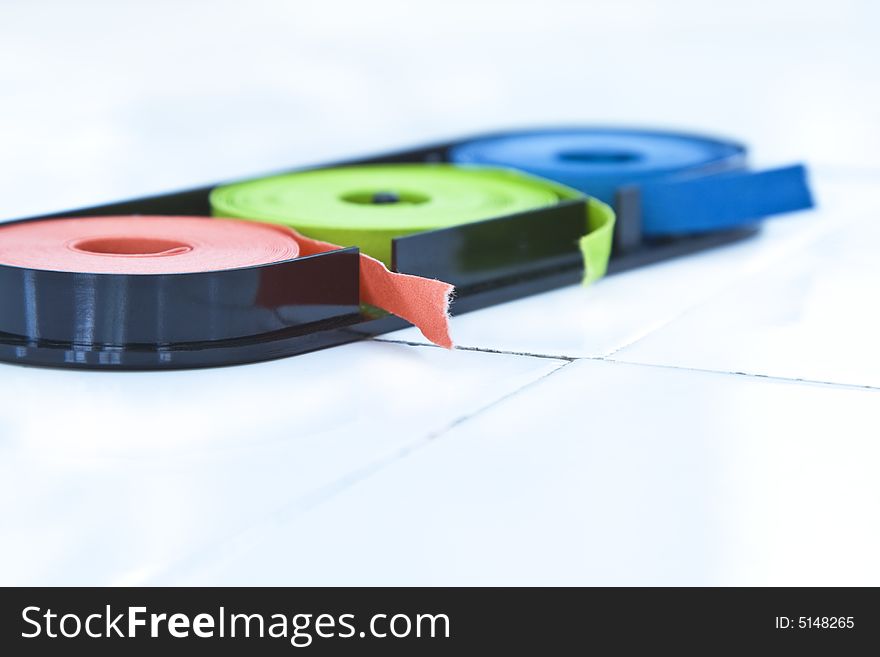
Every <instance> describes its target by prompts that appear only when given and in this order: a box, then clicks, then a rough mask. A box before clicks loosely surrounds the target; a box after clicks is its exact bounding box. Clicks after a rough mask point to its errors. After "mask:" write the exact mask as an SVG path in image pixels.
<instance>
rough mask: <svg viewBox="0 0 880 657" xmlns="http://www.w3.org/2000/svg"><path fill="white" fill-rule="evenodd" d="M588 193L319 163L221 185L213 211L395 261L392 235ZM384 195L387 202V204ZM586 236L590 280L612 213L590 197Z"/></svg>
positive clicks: (465, 173) (505, 173)
mask: <svg viewBox="0 0 880 657" xmlns="http://www.w3.org/2000/svg"><path fill="white" fill-rule="evenodd" d="M580 198H584V196H583V194H581V193H580V192H578V191H576V190H574V189H571V188H569V187H565V186H564V185H560V184H558V183H554V182H551V181H548V180H544V179H542V178H537V177H535V176H530V175H527V174H523V173H520V172H518V171H513V170H509V169H499V168H494V167H492V168H489V167H470V166H457V165H450V164H395V165H367V166H354V167H341V168H335V169H316V170H312V171H304V172H300V173H291V174H284V175H280V176H271V177H268V178H260V179H257V180H251V181H246V182H241V183H235V184H231V185H225V186H222V187H218V188H216V189H214V190H213V191H212V192H211V207H212V210H213V213H214V215H215V216H223V217H236V218H239V219H253V220H256V221H265V222H270V223H279V224H284V225H286V226H290V227H292V228H295V229H296V230H298V231H300V232H301V233H302V234H303V235H306V236H307V237H311V238H314V239H318V240H323V241H325V242H331V243H333V244H339V245H342V246H358V247H360V249H361V250H362V251H363V252H364V253H367V254H369V255H371V256H373V257H374V258H377V259H379V260H381V261H382V262H384V263H385V264H386V265H390V263H391V240H392V239H393V238H395V237H402V236H404V235H411V234H413V233H418V232H421V231H425V230H434V229H438V228H448V227H450V226H455V225H459V224H465V223H471V222H475V221H481V220H483V219H490V218H493V217H500V216H504V215H507V214H514V213H517V212H524V211H527V210H532V209H535V208H540V207H546V206H549V205H554V204H556V203H558V202H559V201H560V200H566V199H580ZM383 201H386V202H383ZM586 223H587V235H586V236H585V237H584V238H583V239H582V240H581V245H580V246H581V251H582V253H583V256H584V264H585V275H584V283H590V282H592V281H594V280H596V279H597V278H599V277H601V276H602V275H603V274H604V273H605V269H606V267H607V263H608V257H609V255H610V253H611V236H612V230H613V227H614V212H613V211H612V210H611V208H610V207H608V206H607V205H605V204H604V203H601V202H599V201H596V200H594V199H588V202H587V222H586Z"/></svg>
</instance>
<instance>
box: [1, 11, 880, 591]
mask: <svg viewBox="0 0 880 657" xmlns="http://www.w3.org/2000/svg"><path fill="white" fill-rule="evenodd" d="M876 6H877V5H876V3H872V2H868V1H865V2H840V1H838V2H803V1H801V2H773V1H768V0H763V1H761V2H752V1H741V2H736V3H725V4H724V5H722V4H721V3H706V2H663V3H661V2H652V1H647V0H645V1H639V2H562V1H559V0H544V1H542V2H528V3H526V2H522V3H517V2H511V1H507V2H497V3H495V2H484V3H479V2H453V1H450V0H446V1H444V2H430V3H427V2H415V1H409V2H388V1H386V0H379V1H376V0H373V1H370V2H332V1H328V0H321V1H317V2H292V1H291V2H280V1H274V2H267V1H260V0H256V1H255V0H249V1H247V2H217V1H215V2H182V1H180V0H178V1H175V2H171V1H167V2H161V1H156V0H153V1H151V2H75V3H73V2H57V3H56V2H38V1H20V2H15V1H9V0H6V1H5V2H3V3H2V4H0V192H2V196H0V217H3V218H13V217H18V216H24V215H28V214H36V213H40V212H48V211H57V210H63V209H65V208H75V207H78V206H83V205H88V204H94V203H99V202H103V201H110V200H118V199H122V198H126V197H131V196H136V195H143V194H147V193H154V192H161V191H168V190H173V189H179V188H185V187H188V186H193V185H196V184H202V183H208V182H214V181H217V180H221V179H230V178H235V177H238V176H245V175H252V174H255V173H259V172H261V171H270V170H274V169H279V168H285V167H289V166H294V165H298V164H309V163H316V162H321V161H326V160H332V159H334V158H340V157H348V156H354V155H362V154H370V153H372V152H376V151H382V150H387V149H391V148H394V147H399V146H407V145H414V144H419V143H422V142H429V141H433V140H437V139H443V138H450V137H457V136H460V135H465V134H468V133H473V132H478V131H480V130H487V129H497V128H504V127H514V126H521V125H538V124H548V123H555V122H562V123H602V124H609V123H615V124H635V125H646V126H655V127H670V128H685V129H689V130H694V131H704V132H709V133H718V134H721V135H726V136H731V137H734V138H737V139H740V140H743V141H746V142H748V143H749V144H750V145H751V146H752V150H753V156H754V157H753V160H754V162H755V163H756V164H759V165H775V164H785V163H789V162H793V161H797V160H806V161H807V162H808V163H809V164H810V166H811V168H812V172H813V182H814V186H815V188H816V190H817V196H818V199H819V201H820V208H819V209H818V210H817V211H815V212H809V213H800V214H798V215H793V216H790V217H784V218H780V219H775V220H773V221H771V222H769V223H768V225H767V226H766V229H765V231H764V232H763V234H762V235H761V237H760V238H758V239H755V240H751V241H749V242H747V243H742V244H738V245H736V246H733V247H728V248H725V249H720V250H717V251H713V252H711V253H706V254H703V255H699V256H695V257H690V258H686V259H683V260H680V261H677V262H675V263H670V264H665V265H660V266H656V267H652V268H648V269H644V270H641V271H638V272H633V273H630V274H625V275H620V276H616V277H612V278H609V279H607V280H604V281H602V282H600V283H599V284H597V285H595V286H594V287H592V288H590V289H587V290H584V289H581V288H577V287H573V288H568V289H564V290H560V291H557V292H552V293H549V294H545V295H541V296H538V297H534V298H531V299H527V300H522V301H518V302H515V303H510V304H506V305H504V306H500V307H497V308H493V309H488V310H485V311H481V312H478V313H473V314H470V315H466V316H462V317H459V318H456V319H455V320H454V321H453V335H454V337H455V338H456V339H457V342H458V343H459V344H460V345H461V346H462V347H464V348H463V349H458V350H455V351H452V352H446V351H443V350H441V349H437V348H434V347H429V346H419V345H414V344H411V345H407V344H403V343H400V342H390V341H389V340H403V341H406V342H419V341H420V337H419V335H418V333H417V332H415V331H412V330H407V331H404V332H400V333H398V334H393V335H391V336H385V338H383V340H381V341H368V342H364V343H360V344H356V345H350V346H346V347H340V348H335V349H331V350H326V351H322V352H318V353H314V354H310V355H306V356H300V357H296V358H292V359H287V360H282V361H275V362H271V363H263V364H258V365H252V366H244V367H235V368H225V369H218V370H205V371H191V372H172V373H158V374H157V373H147V374H143V373H117V374H108V373H101V372H68V371H55V370H46V369H35V368H24V367H17V366H9V365H0V583H3V584H71V583H84V584H140V583H169V584H176V583H210V584H223V583H236V584H249V583H253V584H257V583H259V584H300V583H312V584H331V583H332V584H361V583H375V584H482V583H498V584H874V585H876V584H880V565H878V560H877V558H876V555H877V554H878V553H880V527H878V521H877V516H878V513H877V509H878V503H880V477H878V470H880V468H878V465H880V347H878V346H877V339H878V335H880V331H878V329H880V310H878V302H877V298H878V296H880V295H878V292H880V262H878V257H877V256H878V251H880V247H878V245H880V222H878V219H880V217H878V210H880V198H878V193H877V192H878V182H880V165H878V160H877V153H878V152H880V130H878V128H880V85H878V84H877V62H878V61H880V45H878V40H877V32H876V30H877V25H878V18H880V11H878V10H877V9H876V8H875V7H876ZM0 311H2V309H0ZM497 352H501V353H497ZM524 354H530V355H524Z"/></svg>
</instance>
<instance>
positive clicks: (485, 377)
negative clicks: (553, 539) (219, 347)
mask: <svg viewBox="0 0 880 657" xmlns="http://www.w3.org/2000/svg"><path fill="white" fill-rule="evenodd" d="M561 364H562V361H554V360H549V359H541V358H521V357H512V356H504V355H496V354H485V353H470V352H461V351H456V352H447V351H445V350H442V349H428V348H413V347H407V346H404V345H391V344H372V343H358V344H354V345H349V346H344V347H337V348H335V349H332V350H330V351H326V352H320V353H314V354H307V355H304V356H299V357H296V358H289V359H286V360H279V361H273V362H269V363H262V364H258V365H249V366H241V367H232V368H225V369H223V370H198V371H184V372H169V373H141V374H139V373H117V374H107V373H103V372H85V373H83V372H65V371H60V372H59V371H53V370H47V369H37V368H24V367H17V366H9V365H3V366H2V367H0V436H2V439H0V517H2V529H3V541H0V583H2V584H22V583H29V584H49V583H51V584H75V583H76V584H121V583H130V582H138V581H140V580H141V579H143V578H144V577H146V576H148V575H150V574H151V573H153V572H155V571H157V570H160V569H161V568H164V567H165V566H166V565H167V564H168V563H173V562H174V561H175V560H178V559H180V558H182V557H183V556H185V555H186V554H189V553H191V552H192V551H193V550H195V549H196V548H198V547H201V546H205V545H206V544H208V545H210V544H211V543H212V542H216V541H222V540H224V539H228V538H229V537H230V536H234V535H235V534H236V533H237V532H239V531H242V530H244V529H246V528H247V527H249V526H250V525H252V524H255V523H259V522H261V521H263V522H265V518H267V517H271V516H272V515H273V514H274V513H276V512H278V511H279V510H280V509H284V508H286V507H288V506H290V505H293V504H295V503H297V502H299V501H300V500H302V499H304V498H306V497H307V496H309V495H313V496H318V497H320V496H321V495H323V494H326V493H325V492H324V491H332V490H334V487H337V486H343V485H345V483H346V481H348V480H356V479H357V478H358V477H359V476H363V475H364V473H366V472H369V471H370V469H371V468H374V467H378V466H379V465H381V464H382V463H383V462H385V461H386V460H393V459H395V458H398V457H399V455H400V453H402V452H405V451H406V450H408V449H412V448H415V447H417V446H419V445H420V444H421V443H423V442H424V441H426V440H429V439H430V437H431V436H432V435H434V434H435V433H437V432H440V431H443V430H444V429H446V428H448V427H449V426H450V425H452V424H454V423H455V422H458V421H461V420H462V419H464V418H465V417H467V416H468V415H470V414H473V413H475V412H477V411H479V410H480V409H481V408H483V407H485V406H487V405H490V404H492V403H493V402H495V401H496V400H498V399H499V398H501V397H503V396H504V395H506V394H509V393H510V392H512V391H514V390H517V389H519V388H522V387H523V386H525V385H527V384H529V383H531V382H532V381H535V380H536V379H538V378H540V377H541V376H544V375H546V374H548V373H550V372H552V371H553V370H554V369H555V368H557V367H559V366H560V365H561Z"/></svg>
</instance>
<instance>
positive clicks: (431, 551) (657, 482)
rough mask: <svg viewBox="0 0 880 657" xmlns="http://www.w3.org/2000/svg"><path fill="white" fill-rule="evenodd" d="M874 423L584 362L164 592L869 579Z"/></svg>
mask: <svg viewBox="0 0 880 657" xmlns="http://www.w3.org/2000/svg"><path fill="white" fill-rule="evenodd" d="M878 410H880V391H873V390H858V389H847V388H838V387H831V386H817V385H809V384H792V383H786V382H775V381H766V380H765V381H755V380H753V379H750V378H748V377H738V376H733V375H727V374H716V373H694V372H687V371H681V370H674V369H666V368H655V367H647V366H637V365H627V364H619V363H610V362H607V361H579V362H575V363H573V364H570V365H566V366H565V367H564V368H563V369H561V370H559V371H558V372H557V373H554V374H553V375H551V376H549V377H547V378H545V379H543V380H542V381H541V382H540V383H538V384H536V385H535V386H532V387H531V388H530V389H529V390H528V391H526V392H524V393H523V394H517V395H514V396H513V397H510V398H508V399H506V400H505V401H503V402H501V403H499V404H496V405H495V406H493V407H492V408H490V409H488V410H487V411H485V412H483V413H481V414H480V415H479V416H477V417H476V418H474V419H472V420H470V421H469V422H466V423H464V424H462V425H459V426H456V427H454V428H453V429H451V430H450V431H448V432H446V433H445V434H443V435H442V436H440V437H439V438H438V439H437V440H436V441H434V442H433V443H431V445H429V446H427V447H426V448H425V449H422V450H419V451H418V452H414V453H412V454H411V455H409V456H408V457H407V458H405V459H402V460H399V461H396V462H394V463H392V464H389V465H388V467H386V468H385V469H383V470H382V471H380V472H378V473H376V474H375V475H374V476H373V477H371V478H370V479H367V480H365V481H362V482H359V483H357V484H355V485H353V486H351V487H350V488H348V489H347V490H344V491H340V492H339V494H338V495H336V496H335V497H333V498H332V499H329V500H327V501H325V502H324V503H321V504H318V505H316V506H314V507H313V508H311V509H308V510H306V511H304V512H302V513H301V514H300V515H298V516H296V517H292V518H290V519H285V521H284V522H278V523H274V524H273V525H271V526H269V527H266V528H264V529H263V530H262V531H261V532H257V533H255V534H254V535H252V536H250V537H249V539H248V540H246V541H245V540H243V541H240V542H238V543H234V544H231V545H225V546H220V547H218V549H216V550H215V551H214V554H212V555H205V556H204V557H203V558H201V559H200V562H199V565H198V566H192V565H190V567H188V568H187V572H186V573H184V574H181V573H180V572H176V571H172V572H171V573H170V574H169V576H170V581H177V579H178V577H183V581H186V582H187V583H201V584H205V583H217V582H229V583H244V582H247V583H254V582H257V583H260V584H295V585H301V584H316V585H328V584H343V583H344V584H373V585H386V584H431V585H456V584H460V585H472V584H495V585H510V584H529V585H531V584H557V585H569V584H587V585H631V584H641V585H646V584H648V585H654V584H658V585H660V584H666V585H683V584H693V585H711V584H753V585H770V584H780V585H781V584H798V585H806V584H814V585H831V584H838V585H843V584H850V585H857V584H874V585H876V584H878V583H880V562H878V560H877V558H876V555H877V554H878V552H880V524H878V523H877V522H876V509H877V506H878V504H880V485H878V482H877V476H876V464H877V462H878V459H880V441H878V440H877V438H878V433H877V426H878V425H877V420H878ZM842 555H845V558H842ZM157 581H158V582H160V583H161V582H164V581H168V579H163V578H161V577H160V578H158V579H157Z"/></svg>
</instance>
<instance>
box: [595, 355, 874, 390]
mask: <svg viewBox="0 0 880 657" xmlns="http://www.w3.org/2000/svg"><path fill="white" fill-rule="evenodd" d="M578 360H593V361H601V362H605V363H619V364H621V365H634V366H637V367H657V368H661V369H667V370H679V371H682V372H696V373H699V374H721V375H726V376H741V377H746V378H749V379H763V380H766V381H775V382H778V383H799V384H803V385H811V386H827V387H830V388H844V389H847V390H872V391H876V392H880V386H874V385H870V384H867V383H840V382H838V381H818V380H816V379H799V378H797V377H793V376H777V375H774V374H757V373H755V372H731V371H728V370H713V369H708V368H703V367H685V366H683V365H663V364H660V363H639V362H637V361H631V360H620V359H617V358H609V357H606V356H602V357H595V356H594V357H586V358H581V359H578Z"/></svg>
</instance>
